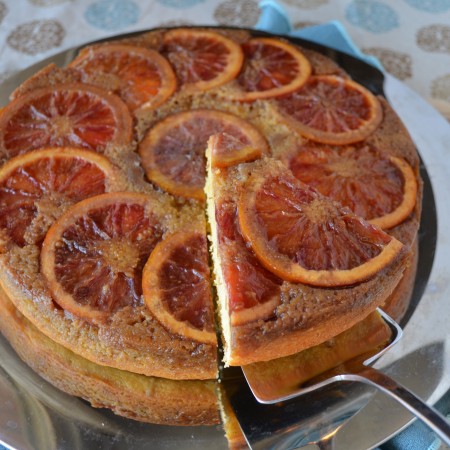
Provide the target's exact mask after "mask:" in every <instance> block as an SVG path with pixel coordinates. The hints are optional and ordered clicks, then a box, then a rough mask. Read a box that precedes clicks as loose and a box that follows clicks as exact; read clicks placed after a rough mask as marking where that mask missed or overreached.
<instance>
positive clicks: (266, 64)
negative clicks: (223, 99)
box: [232, 38, 311, 102]
mask: <svg viewBox="0 0 450 450" xmlns="http://www.w3.org/2000/svg"><path fill="white" fill-rule="evenodd" d="M242 48H243V51H244V55H245V59H244V65H243V68H242V71H241V73H240V74H239V76H238V78H237V82H238V85H239V87H240V90H239V92H237V93H233V94H232V98H233V99H234V100H239V101H244V102H250V101H254V100H257V99H261V98H271V97H278V96H280V95H285V94H288V93H290V92H292V91H294V90H296V89H298V88H300V87H301V86H302V85H303V84H304V83H305V82H306V80H307V79H308V77H309V76H310V74H311V64H310V63H309V61H308V59H307V58H306V57H305V56H304V55H303V53H302V52H301V51H300V50H297V49H296V48H295V47H294V46H293V45H291V44H288V43H287V42H284V41H281V40H278V39H272V38H254V39H250V40H249V41H247V42H246V43H244V44H243V45H242Z"/></svg>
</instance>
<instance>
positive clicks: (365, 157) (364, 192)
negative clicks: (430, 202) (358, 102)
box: [289, 144, 417, 229]
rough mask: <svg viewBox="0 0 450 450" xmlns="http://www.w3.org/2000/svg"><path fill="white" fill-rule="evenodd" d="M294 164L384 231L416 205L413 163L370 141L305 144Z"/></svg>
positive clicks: (314, 184) (322, 190)
mask: <svg viewBox="0 0 450 450" xmlns="http://www.w3.org/2000/svg"><path fill="white" fill-rule="evenodd" d="M289 168H290V169H291V171H292V173H293V174H294V176H295V177H296V178H297V179H299V180H300V181H302V182H304V183H306V184H308V185H310V186H312V187H314V188H315V189H317V190H318V191H319V192H320V193H321V194H323V195H325V196H327V197H331V198H332V199H334V200H336V201H338V202H339V203H341V204H342V205H343V206H347V207H349V208H350V209H351V210H352V211H353V212H354V213H355V214H356V215H358V216H361V217H362V218H363V219H365V220H367V221H369V222H371V223H372V224H375V225H377V226H379V227H380V228H383V229H388V228H392V227H394V226H396V225H398V224H399V223H401V222H402V221H404V220H405V219H406V218H407V217H408V215H409V214H410V213H411V212H412V210H413V209H414V206H415V203H416V196H417V181H416V177H415V175H414V172H413V170H412V168H411V166H410V165H409V164H408V163H407V162H406V161H404V160H402V159H400V158H396V157H389V156H388V155H383V153H382V152H380V151H379V150H377V149H376V148H374V147H371V146H369V145H363V146H359V147H358V146H352V147H350V146H348V147H342V148H331V147H327V146H325V145H314V144H309V145H305V146H303V147H301V148H300V149H299V150H298V151H297V152H296V153H295V154H294V156H292V158H291V159H290V161H289Z"/></svg>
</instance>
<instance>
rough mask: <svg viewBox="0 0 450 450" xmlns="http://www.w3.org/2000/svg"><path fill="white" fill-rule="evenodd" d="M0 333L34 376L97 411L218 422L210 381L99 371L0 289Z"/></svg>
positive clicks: (173, 421)
mask: <svg viewBox="0 0 450 450" xmlns="http://www.w3.org/2000/svg"><path fill="white" fill-rule="evenodd" d="M0 330H1V332H2V333H3V334H4V336H5V337H6V338H7V339H8V340H9V342H10V343H11V345H12V346H13V348H14V349H15V350H16V351H17V353H18V354H19V356H20V357H21V358H22V359H23V360H24V361H25V362H26V363H27V364H28V365H29V366H30V367H31V368H32V369H33V370H34V371H35V372H37V373H38V374H39V375H41V376H42V377H43V378H45V379H46V380H47V381H49V382H50V383H52V384H53V385H55V386H56V387H58V388H59V389H61V390H62V391H65V392H67V393H68V394H70V395H75V396H77V397H82V398H83V399H85V400H87V401H88V402H89V403H91V405H92V406H94V407H96V408H109V409H111V410H113V411H114V412H115V413H116V414H118V415H120V416H123V417H127V418H130V419H134V420H139V421H142V422H150V423H157V424H163V425H214V424H217V423H219V414H218V404H217V397H216V383H215V382H214V381H196V380H189V381H181V380H167V379H164V378H156V377H146V376H144V375H138V374H134V373H130V372H126V371H122V370H118V369H113V368H109V367H100V366H98V365H97V364H95V363H92V362H90V361H88V360H86V359H84V358H82V357H80V356H78V355H76V354H74V353H73V352H71V351H70V350H67V349H66V348H64V347H62V346H61V345H58V344H56V343H55V342H54V341H52V340H51V339H49V338H48V337H46V336H45V335H44V334H42V333H41V332H39V331H38V330H37V328H36V327H35V326H34V325H32V324H31V322H30V321H29V320H27V319H26V318H25V317H24V316H23V315H22V314H21V313H20V312H19V311H18V310H17V309H16V308H15V307H14V305H13V303H12V302H11V301H10V300H9V299H8V296H7V295H6V294H5V292H4V291H3V290H2V289H0Z"/></svg>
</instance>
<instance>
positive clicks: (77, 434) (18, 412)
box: [0, 31, 450, 450]
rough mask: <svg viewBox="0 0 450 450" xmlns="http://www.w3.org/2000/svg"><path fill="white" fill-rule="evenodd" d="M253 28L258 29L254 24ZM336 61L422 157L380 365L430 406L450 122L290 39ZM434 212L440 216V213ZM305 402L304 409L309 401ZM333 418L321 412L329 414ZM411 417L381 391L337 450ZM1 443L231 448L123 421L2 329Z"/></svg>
mask: <svg viewBox="0 0 450 450" xmlns="http://www.w3.org/2000/svg"><path fill="white" fill-rule="evenodd" d="M252 33H254V31H252ZM286 38H287V39H291V40H292V41H293V42H297V43H299V44H300V45H304V46H307V47H310V48H313V49H315V50H318V51H320V52H322V53H325V54H326V55H327V56H329V57H331V58H333V59H335V60H336V61H337V62H338V63H339V64H340V65H341V66H342V67H344V69H346V70H347V71H348V72H349V73H350V74H351V75H352V77H353V78H354V79H356V80H357V81H358V82H360V83H362V84H364V85H365V86H366V87H368V88H369V89H371V90H372V91H374V92H375V93H383V92H384V94H385V95H386V97H387V99H388V100H389V102H390V103H391V105H392V106H393V107H394V109H395V110H396V111H397V113H398V114H399V116H400V117H401V118H402V120H403V121H404V123H405V125H406V126H407V128H408V130H409V132H410V134H411V136H412V138H413V140H414V142H415V144H416V146H417V148H418V150H419V153H420V155H421V158H422V161H423V165H422V176H423V177H424V180H425V192H424V205H423V217H422V224H421V230H420V234H419V236H420V256H419V269H418V275H417V279H416V284H415V290H414V294H413V299H412V302H411V306H410V308H409V309H408V311H407V314H406V317H405V319H404V320H403V322H402V326H403V327H404V336H403V339H402V340H401V341H400V343H399V344H397V346H396V347H394V348H393V349H392V350H391V351H390V352H389V353H388V354H386V355H384V356H383V357H382V358H381V360H380V361H379V362H378V363H377V364H376V367H379V368H383V370H384V371H386V372H387V373H389V375H391V376H392V377H394V378H395V379H397V380H398V381H400V382H401V383H402V384H404V385H405V386H406V387H408V388H410V389H411V390H413V391H414V392H415V393H416V394H417V395H419V396H421V397H422V398H423V399H425V400H426V401H427V402H429V403H430V404H433V403H435V402H436V401H437V400H439V399H440V398H441V397H442V396H443V395H444V394H445V393H446V392H447V391H448V389H449V388H450V345H449V344H450V333H449V328H450V320H449V316H450V237H449V235H448V234H447V233H446V232H450V226H449V225H448V224H449V223H450V201H449V199H448V195H449V193H450V162H449V161H448V157H449V153H448V152H449V150H448V145H449V142H450V125H449V123H448V122H447V121H446V120H445V119H444V118H443V117H442V116H441V115H440V114H439V113H437V112H436V111H435V110H434V109H433V108H432V107H431V106H430V105H429V104H427V103H426V102H425V101H424V100H422V99H421V98H420V97H419V96H418V95H417V94H415V93H414V92H413V91H411V90H410V89H409V88H407V87H406V86H405V85H404V84H402V83H401V82H399V81H398V80H396V79H395V78H393V77H391V76H389V75H384V76H383V74H382V73H381V72H379V71H378V70H377V69H375V68H373V67H372V66H370V65H368V64H365V63H363V62H361V61H360V60H357V59H354V58H352V57H351V56H348V55H345V54H343V53H340V52H337V51H335V50H332V49H329V48H326V47H323V46H319V45H316V44H313V43H309V42H307V41H302V40H299V39H294V38H289V37H286ZM77 51H78V49H76V48H74V49H70V50H67V51H64V52H61V53H59V54H57V55H55V56H52V57H50V58H47V59H46V60H43V61H42V62H40V63H38V64H35V65H33V66H32V67H30V68H28V69H25V70H23V71H22V72H20V73H19V74H17V75H15V76H14V77H13V78H12V79H9V80H6V81H5V82H4V83H2V84H1V85H0V105H5V104H6V103H7V102H8V96H9V94H10V93H11V92H12V91H13V90H14V89H15V88H16V87H17V86H18V85H19V84H20V83H22V82H23V81H24V80H25V79H27V78H28V77H30V76H31V75H33V74H34V73H35V72H36V71H37V70H39V69H40V68H42V67H45V66H46V65H47V64H49V63H51V62H53V63H55V64H57V65H58V66H65V65H66V64H67V63H68V62H70V61H71V60H72V59H73V58H74V56H75V55H76V53H77ZM436 211H437V213H436ZM301 401H302V400H301V399H299V400H298V408H299V410H305V408H307V403H303V404H302V403H301ZM326 420H327V413H326V411H324V413H323V417H322V421H326ZM412 420H413V418H412V416H411V415H410V414H409V413H408V412H407V411H406V410H405V409H404V408H402V407H401V406H399V405H397V404H396V403H395V402H393V401H392V400H390V399H388V398H387V397H385V396H383V395H382V394H376V395H374V396H372V397H371V399H370V401H369V402H368V403H367V405H366V406H365V407H364V408H363V409H362V410H361V411H359V412H358V413H357V414H356V415H355V416H353V417H352V418H350V419H349V420H348V421H347V422H346V423H345V424H344V425H343V426H342V427H341V428H339V430H338V431H337V432H336V434H335V435H334V439H333V444H334V447H333V448H334V449H335V450H353V449H355V450H361V449H370V448H374V447H376V446H378V445H380V444H381V443H383V442H384V441H386V440H388V439H389V438H390V437H392V436H393V435H394V434H396V433H397V432H399V431H400V430H402V429H403V428H405V427H406V426H407V425H408V424H409V423H410V422H411V421H412ZM0 442H1V443H3V445H5V446H6V447H7V448H10V449H15V450H53V449H55V450H56V449H58V450H75V449H86V448H95V449H99V450H101V449H117V450H121V449H124V450H125V449H133V450H140V449H149V448H151V449H168V448H183V449H191V448H192V449H198V448H208V449H226V448H228V445H227V441H226V439H225V438H224V433H223V430H222V427H221V426H213V427H172V426H162V425H151V424H143V423H139V422H135V421H132V420H127V419H123V418H121V417H118V416H115V415H114V414H113V413H111V412H110V411H108V410H104V409H94V408H92V407H90V406H89V404H88V403H86V402H85V401H83V400H80V399H78V398H75V397H72V396H69V395H67V394H65V393H63V392H61V391H59V390H58V389H56V388H55V387H53V386H52V385H50V384H49V383H47V382H46V381H44V380H43V379H42V378H40V377H39V376H38V375H37V374H35V373H34V372H33V371H32V370H31V369H30V368H29V367H28V366H27V365H26V364H24V363H23V362H22V361H21V360H20V359H19V357H18V356H17V355H16V353H15V352H14V350H12V348H11V347H10V346H9V344H8V342H7V341H6V340H5V339H4V338H3V337H2V336H1V335H0Z"/></svg>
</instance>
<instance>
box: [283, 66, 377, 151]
mask: <svg viewBox="0 0 450 450" xmlns="http://www.w3.org/2000/svg"><path fill="white" fill-rule="evenodd" d="M277 107H278V110H279V111H280V113H281V114H282V116H283V117H284V118H285V119H286V120H287V121H288V122H289V123H290V124H291V125H292V126H293V128H294V129H296V130H297V131H298V132H299V133H300V134H301V135H302V136H305V137H307V138H309V139H311V140H313V141H317V142H322V143H325V144H336V145H344V144H352V143H354V142H358V141H362V140H363V139H365V138H366V137H367V136H369V135H370V134H371V133H372V132H373V131H375V129H376V128H377V127H378V125H379V124H380V123H381V120H382V118H383V114H382V109H381V105H380V102H379V101H378V99H377V98H376V97H375V96H374V95H373V94H372V93H371V92H370V91H369V90H367V89H366V88H365V87H363V86H361V85H360V84H358V83H355V82H354V81H352V80H349V79H347V78H341V77H338V76H334V75H321V76H312V77H310V78H309V79H308V81H307V82H306V83H305V85H304V86H303V87H301V88H300V89H298V90H297V91H295V92H293V93H291V94H289V95H287V96H285V97H282V98H279V99H277Z"/></svg>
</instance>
